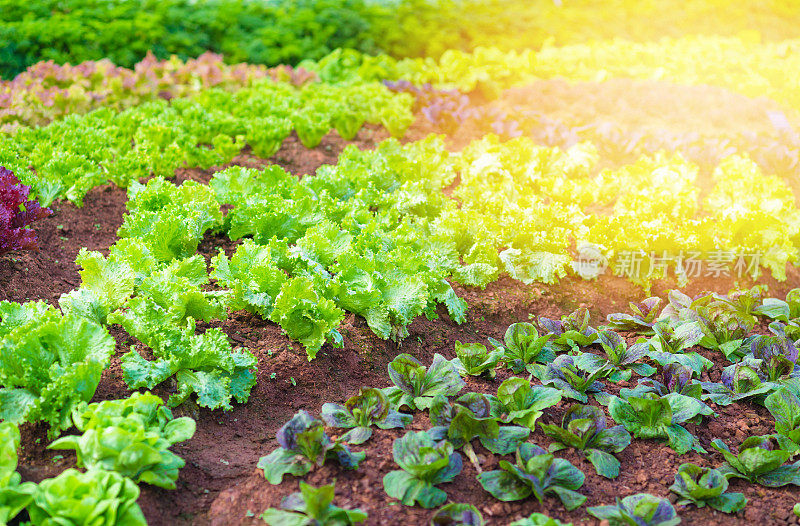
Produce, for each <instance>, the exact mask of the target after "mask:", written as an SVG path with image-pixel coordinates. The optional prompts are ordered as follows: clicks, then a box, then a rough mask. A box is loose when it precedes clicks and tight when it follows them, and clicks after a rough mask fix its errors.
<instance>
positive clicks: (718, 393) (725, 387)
mask: <svg viewBox="0 0 800 526" xmlns="http://www.w3.org/2000/svg"><path fill="white" fill-rule="evenodd" d="M760 365H761V363H760V362H758V361H755V360H747V359H745V360H744V361H741V362H739V363H735V364H732V365H729V366H728V367H726V368H725V369H723V370H722V377H721V378H720V382H719V383H715V382H700V385H701V387H702V388H703V390H704V391H706V394H704V395H703V396H702V398H703V400H710V401H712V402H714V403H715V404H717V405H729V404H732V403H733V402H738V401H740V400H746V399H748V398H753V399H755V400H763V399H764V397H765V396H766V395H767V393H769V392H771V391H772V390H773V389H775V387H776V384H775V383H773V382H765V381H762V375H760V374H759V372H758V369H759V368H760Z"/></svg>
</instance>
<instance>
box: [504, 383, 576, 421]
mask: <svg viewBox="0 0 800 526" xmlns="http://www.w3.org/2000/svg"><path fill="white" fill-rule="evenodd" d="M497 400H498V402H499V403H500V406H499V410H500V414H499V417H500V420H501V421H503V422H505V423H507V424H508V423H514V424H517V425H520V426H524V427H527V428H528V429H530V430H531V431H533V430H534V429H535V428H536V421H537V420H538V419H539V417H540V416H542V415H543V414H544V413H543V412H542V411H543V410H544V409H547V408H548V407H552V406H554V405H556V404H557V403H558V402H560V401H561V391H560V390H559V389H556V388H554V387H545V386H540V385H537V386H533V385H531V382H530V381H529V380H526V379H525V378H517V377H512V378H509V379H507V380H505V381H504V382H503V383H502V384H500V387H498V388H497Z"/></svg>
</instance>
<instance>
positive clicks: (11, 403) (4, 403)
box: [0, 301, 115, 438]
mask: <svg viewBox="0 0 800 526" xmlns="http://www.w3.org/2000/svg"><path fill="white" fill-rule="evenodd" d="M0 319H2V321H1V322H0V420H3V421H6V422H12V423H16V424H21V423H23V422H37V421H40V420H43V421H45V422H47V423H48V424H49V425H50V430H49V431H48V436H49V437H51V438H52V437H54V436H56V435H58V434H59V433H60V432H61V431H62V430H64V429H66V428H68V427H69V426H70V425H71V424H70V413H71V412H72V409H73V408H74V407H76V406H77V405H78V404H80V403H81V402H88V401H89V400H90V399H91V398H92V396H94V393H95V390H96V389H97V385H98V384H99V382H100V375H101V374H102V372H103V369H105V368H106V366H107V365H108V360H109V357H110V356H111V355H112V354H113V353H114V348H115V342H114V339H113V338H112V337H111V336H110V335H109V334H108V332H107V331H106V330H105V329H104V328H103V327H101V326H100V325H97V324H96V323H93V322H91V321H89V320H87V319H85V318H82V317H80V316H77V315H67V316H61V314H60V313H59V312H58V311H57V310H56V309H54V308H53V307H49V306H46V305H45V304H44V303H43V302H30V303H25V304H21V305H20V304H16V303H9V302H5V301H3V302H0Z"/></svg>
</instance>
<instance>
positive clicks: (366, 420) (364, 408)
mask: <svg viewBox="0 0 800 526" xmlns="http://www.w3.org/2000/svg"><path fill="white" fill-rule="evenodd" d="M320 417H321V418H322V420H323V421H324V422H325V423H326V424H327V425H329V426H331V427H340V428H345V429H350V431H348V432H347V433H345V434H344V435H342V436H341V438H340V440H341V441H342V442H347V443H349V444H353V445H358V444H363V443H364V442H366V441H367V440H369V439H370V437H371V436H372V429H371V428H370V426H372V425H373V424H374V425H377V426H378V428H380V429H393V428H398V427H400V428H404V427H406V426H407V425H408V424H409V423H411V420H412V418H413V417H412V416H411V415H407V414H404V413H400V412H398V411H396V410H394V409H392V408H391V405H390V403H389V399H388V398H386V395H384V394H383V391H381V390H380V389H373V388H369V387H362V388H360V389H359V390H358V393H356V394H355V396H352V397H350V398H349V399H348V400H347V401H346V402H345V403H344V405H342V404H333V403H330V402H328V403H325V404H323V406H322V412H321V414H320Z"/></svg>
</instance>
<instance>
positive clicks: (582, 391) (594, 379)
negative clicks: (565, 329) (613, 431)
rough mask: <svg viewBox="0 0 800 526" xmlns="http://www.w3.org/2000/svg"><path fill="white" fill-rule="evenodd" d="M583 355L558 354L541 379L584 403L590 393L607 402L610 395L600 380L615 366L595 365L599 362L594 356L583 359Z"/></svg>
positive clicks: (567, 395)
mask: <svg viewBox="0 0 800 526" xmlns="http://www.w3.org/2000/svg"><path fill="white" fill-rule="evenodd" d="M581 356H582V355H581ZM581 356H575V357H573V356H569V355H566V354H562V355H561V356H558V357H557V358H556V359H555V360H553V361H552V362H551V363H549V364H547V368H546V369H545V370H544V372H543V373H541V375H540V377H539V380H540V381H541V382H542V384H544V385H552V386H553V387H555V388H556V389H559V390H561V392H562V394H563V395H564V396H565V397H567V398H572V399H575V400H578V401H579V402H582V403H586V402H587V401H588V400H589V397H588V396H587V395H588V394H593V395H594V396H595V398H596V399H597V400H598V401H601V403H602V402H607V400H608V397H609V395H608V394H607V393H605V392H604V391H603V384H602V383H601V382H599V381H598V380H599V379H600V378H605V377H607V376H608V375H610V374H611V373H612V372H613V371H614V369H613V366H612V365H610V364H603V365H601V366H599V367H595V366H596V365H597V364H596V362H595V361H594V359H593V358H589V359H587V360H581ZM584 361H585V362H586V364H585V365H584V363H583V362H584Z"/></svg>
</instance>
